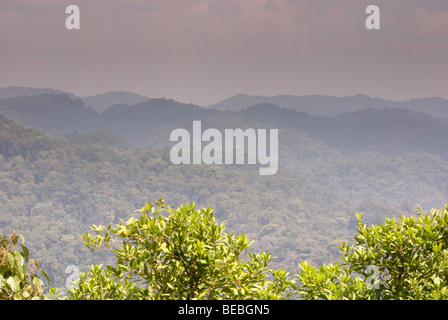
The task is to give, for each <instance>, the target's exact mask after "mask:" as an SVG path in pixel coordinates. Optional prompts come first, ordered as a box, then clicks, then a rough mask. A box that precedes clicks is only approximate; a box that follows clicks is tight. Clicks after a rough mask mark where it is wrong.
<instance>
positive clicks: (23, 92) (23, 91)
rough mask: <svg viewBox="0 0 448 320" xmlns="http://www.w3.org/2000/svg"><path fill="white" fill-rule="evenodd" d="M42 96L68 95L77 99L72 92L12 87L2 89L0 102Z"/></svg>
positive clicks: (0, 89) (0, 90)
mask: <svg viewBox="0 0 448 320" xmlns="http://www.w3.org/2000/svg"><path fill="white" fill-rule="evenodd" d="M41 94H57V95H68V96H69V97H70V98H72V99H76V98H77V97H76V96H75V95H74V94H73V93H70V92H66V91H62V90H57V89H51V88H28V87H17V86H11V87H6V88H0V100H3V99H9V98H16V97H20V96H33V95H41Z"/></svg>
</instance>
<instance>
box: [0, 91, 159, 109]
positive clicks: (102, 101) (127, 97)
mask: <svg viewBox="0 0 448 320" xmlns="http://www.w3.org/2000/svg"><path fill="white" fill-rule="evenodd" d="M41 94H55V95H67V96H69V97H70V99H73V100H77V99H81V100H82V101H84V103H85V105H86V106H87V107H92V108H93V109H94V110H95V111H97V112H98V113H101V112H103V111H104V110H106V109H107V108H109V107H110V106H112V105H114V104H126V105H129V106H131V105H134V104H138V103H142V102H145V101H148V100H150V99H151V98H148V97H145V96H142V95H140V94H137V93H132V92H126V91H112V92H107V93H103V94H96V95H93V96H87V97H79V96H76V95H75V94H73V93H71V92H67V91H62V90H57V89H51V88H29V87H18V86H11V87H6V88H0V100H4V99H10V98H17V97H20V96H33V95H41Z"/></svg>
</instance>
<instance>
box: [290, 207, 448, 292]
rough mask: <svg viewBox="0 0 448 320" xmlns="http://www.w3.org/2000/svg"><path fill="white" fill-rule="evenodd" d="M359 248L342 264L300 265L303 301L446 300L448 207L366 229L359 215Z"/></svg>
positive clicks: (346, 250)
mask: <svg viewBox="0 0 448 320" xmlns="http://www.w3.org/2000/svg"><path fill="white" fill-rule="evenodd" d="M357 219H358V222H357V232H358V234H357V235H356V236H355V245H353V246H349V245H347V244H346V243H345V242H344V244H343V245H342V246H340V249H341V252H342V254H343V256H342V263H341V264H340V263H335V264H328V265H322V266H320V267H312V266H311V265H310V264H309V263H307V262H302V264H301V265H300V269H301V270H300V274H299V275H298V278H299V280H300V282H301V283H302V285H301V287H300V290H299V293H300V295H301V297H302V298H303V299H385V300H386V299H406V300H411V299H447V298H448V206H445V207H444V208H442V209H438V210H436V209H433V210H431V211H430V212H429V214H422V213H421V212H420V214H419V216H418V218H416V217H405V216H401V217H400V221H396V220H395V219H386V220H385V223H384V224H378V225H377V226H372V227H367V226H366V225H365V224H364V223H363V221H362V215H361V214H357Z"/></svg>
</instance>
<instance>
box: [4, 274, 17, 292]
mask: <svg viewBox="0 0 448 320" xmlns="http://www.w3.org/2000/svg"><path fill="white" fill-rule="evenodd" d="M6 283H7V284H8V285H9V287H10V288H11V290H12V291H13V292H15V293H16V292H18V291H19V290H20V283H19V279H18V278H17V277H16V276H13V277H9V278H8V279H7V280H6Z"/></svg>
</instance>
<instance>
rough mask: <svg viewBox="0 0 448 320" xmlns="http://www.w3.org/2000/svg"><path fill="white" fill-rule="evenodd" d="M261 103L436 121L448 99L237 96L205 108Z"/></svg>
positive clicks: (446, 110)
mask: <svg viewBox="0 0 448 320" xmlns="http://www.w3.org/2000/svg"><path fill="white" fill-rule="evenodd" d="M260 103H269V104H274V105H277V106H279V107H284V108H289V109H294V110H299V111H304V112H306V113H308V114H310V115H324V116H336V115H338V114H341V113H348V112H354V111H357V110H361V109H368V108H372V109H386V108H388V109H409V110H412V111H417V112H424V113H426V114H428V115H431V116H433V117H436V118H441V119H448V100H445V99H442V98H421V99H412V100H408V101H391V100H385V99H379V98H371V97H368V96H366V95H363V94H359V95H356V96H351V97H332V96H323V95H308V96H301V97H297V96H292V95H278V96H275V97H265V96H250V95H245V94H238V95H236V96H234V97H231V98H229V99H226V100H223V101H221V102H219V103H217V104H213V105H209V106H207V108H208V109H217V110H221V111H227V110H231V111H239V110H244V109H246V108H248V107H250V106H254V105H258V104H260Z"/></svg>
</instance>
